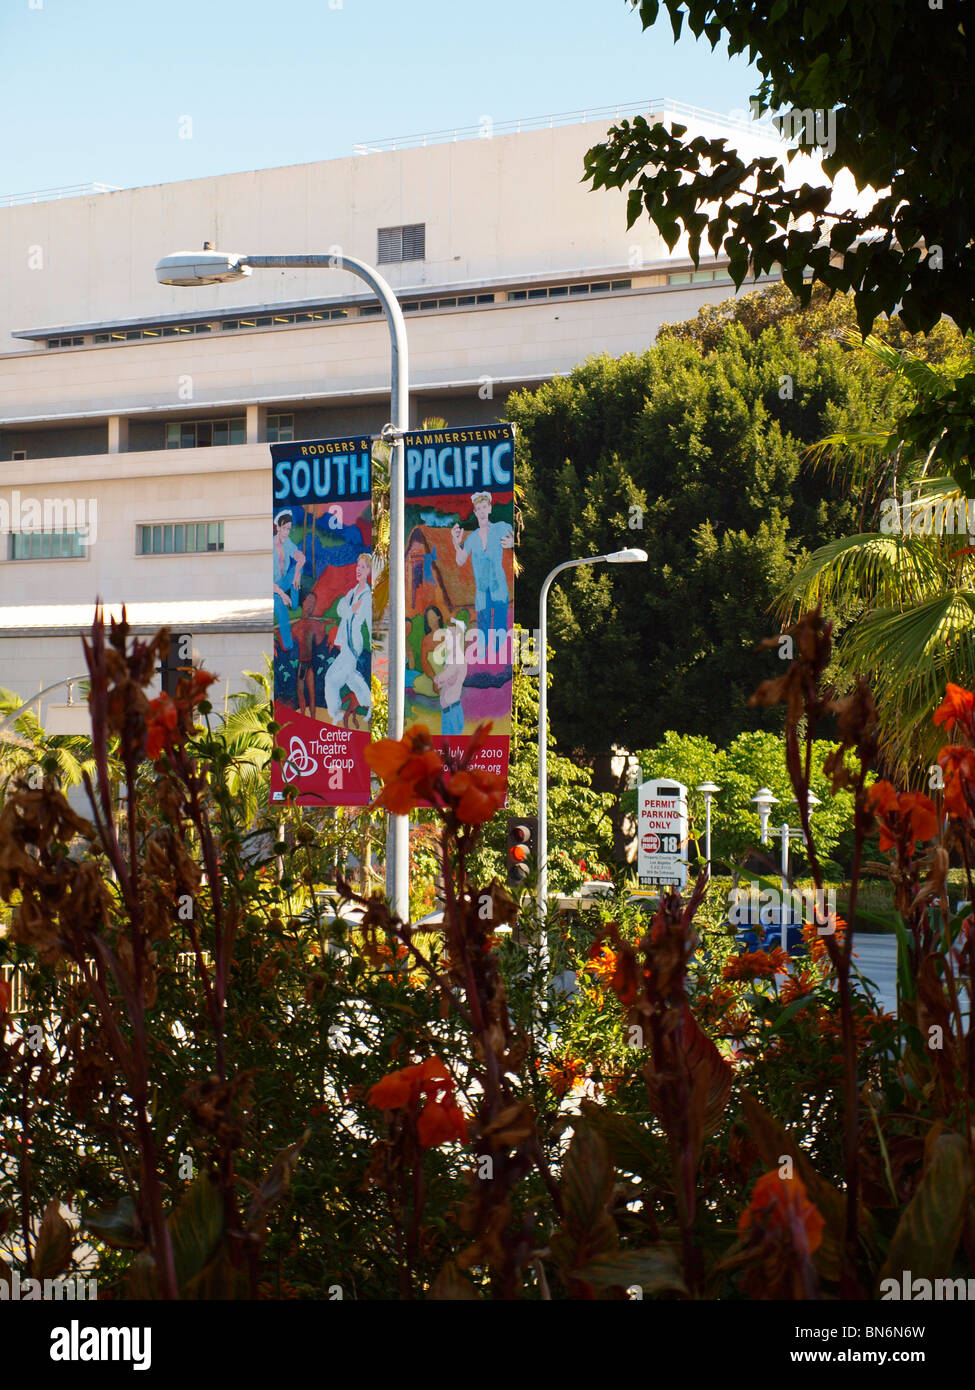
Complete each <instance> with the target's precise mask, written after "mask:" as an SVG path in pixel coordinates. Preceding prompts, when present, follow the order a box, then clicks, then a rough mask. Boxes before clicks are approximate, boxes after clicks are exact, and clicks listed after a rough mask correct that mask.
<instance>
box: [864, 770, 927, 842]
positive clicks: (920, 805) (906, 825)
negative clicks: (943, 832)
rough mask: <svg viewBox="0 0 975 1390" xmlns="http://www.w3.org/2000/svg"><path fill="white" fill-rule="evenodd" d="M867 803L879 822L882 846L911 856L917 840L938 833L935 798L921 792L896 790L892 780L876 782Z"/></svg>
mask: <svg viewBox="0 0 975 1390" xmlns="http://www.w3.org/2000/svg"><path fill="white" fill-rule="evenodd" d="M867 805H868V806H869V807H870V809H871V810H872V811H873V812H874V814H875V815H876V817H877V820H878V821H879V822H880V848H881V849H882V850H886V849H902V850H903V851H904V854H905V856H909V855H912V854H913V853H914V850H915V848H916V846H917V842H918V840H933V839H934V837H935V835H937V833H938V813H937V811H936V810H935V806H934V802H933V801H932V800H931V799H930V797H927V796H924V795H923V794H922V793H921V792H897V791H895V790H894V788H893V787H892V786H891V784H890V783H889V782H874V784H873V786H872V787H870V789H869V790H868V792H867Z"/></svg>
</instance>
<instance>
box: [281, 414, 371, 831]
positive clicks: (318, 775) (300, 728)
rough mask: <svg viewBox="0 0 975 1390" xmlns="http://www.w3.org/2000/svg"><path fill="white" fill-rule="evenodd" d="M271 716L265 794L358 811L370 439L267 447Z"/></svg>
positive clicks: (367, 682)
mask: <svg viewBox="0 0 975 1390" xmlns="http://www.w3.org/2000/svg"><path fill="white" fill-rule="evenodd" d="M271 461H272V478H273V513H272V515H273V519H274V542H273V545H272V563H273V586H274V587H273V594H274V719H275V722H276V723H277V724H278V725H280V728H279V731H278V732H277V734H276V735H275V742H276V744H277V745H278V747H280V748H282V749H283V750H284V754H285V756H284V758H283V760H281V761H273V762H272V763H271V801H272V802H280V801H283V800H284V799H285V789H286V788H288V787H291V788H294V791H295V799H296V800H297V802H298V803H299V804H300V805H304V806H365V805H367V804H368V802H369V800H370V791H369V768H368V767H367V765H366V762H365V759H364V757H363V752H364V750H365V748H366V745H367V744H368V743H369V737H370V725H371V716H372V694H371V678H372V646H373V642H372V444H371V441H370V439H369V438H368V437H366V436H358V437H355V438H350V439H320V440H305V441H302V442H300V443H293V444H272V445H271Z"/></svg>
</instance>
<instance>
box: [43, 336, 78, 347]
mask: <svg viewBox="0 0 975 1390" xmlns="http://www.w3.org/2000/svg"><path fill="white" fill-rule="evenodd" d="M84 342H85V340H84V338H83V337H82V338H48V340H47V345H48V347H49V348H66V347H83V346H84Z"/></svg>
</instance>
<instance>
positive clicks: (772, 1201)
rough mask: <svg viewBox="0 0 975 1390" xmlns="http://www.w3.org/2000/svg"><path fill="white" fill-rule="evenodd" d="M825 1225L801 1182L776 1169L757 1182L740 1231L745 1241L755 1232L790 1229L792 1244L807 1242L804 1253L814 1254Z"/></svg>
mask: <svg viewBox="0 0 975 1390" xmlns="http://www.w3.org/2000/svg"><path fill="white" fill-rule="evenodd" d="M825 1224H826V1223H825V1221H824V1220H823V1218H822V1216H821V1215H820V1213H819V1210H818V1209H817V1208H816V1207H815V1206H814V1205H813V1203H812V1202H810V1201H809V1200H808V1199H807V1197H806V1188H805V1185H804V1184H803V1183H802V1181H801V1180H800V1179H799V1178H783V1177H780V1175H779V1173H778V1171H777V1170H773V1171H772V1172H771V1173H765V1174H764V1175H763V1176H762V1177H760V1178H759V1180H758V1182H757V1183H756V1184H755V1187H754V1190H753V1192H752V1200H751V1201H750V1202H749V1204H748V1206H747V1207H746V1208H745V1210H744V1211H743V1212H742V1214H741V1218H740V1220H739V1222H738V1234H739V1236H740V1237H741V1239H742V1240H744V1239H745V1238H746V1236H748V1235H751V1238H752V1239H753V1240H754V1239H755V1236H756V1235H759V1236H761V1235H765V1234H773V1233H777V1232H789V1234H790V1235H791V1236H792V1240H793V1244H798V1245H799V1246H800V1248H801V1246H803V1245H804V1246H805V1250H804V1252H803V1253H808V1254H811V1253H812V1251H813V1250H816V1249H818V1247H819V1246H820V1245H821V1244H822V1239H823V1227H824V1226H825Z"/></svg>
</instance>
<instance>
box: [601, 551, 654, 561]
mask: <svg viewBox="0 0 975 1390" xmlns="http://www.w3.org/2000/svg"><path fill="white" fill-rule="evenodd" d="M649 558H650V557H649V555H648V554H647V552H646V551H645V550H614V551H613V553H612V555H607V556H606V561H607V563H608V564H610V565H640V564H645V563H646V561H647V560H649Z"/></svg>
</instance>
